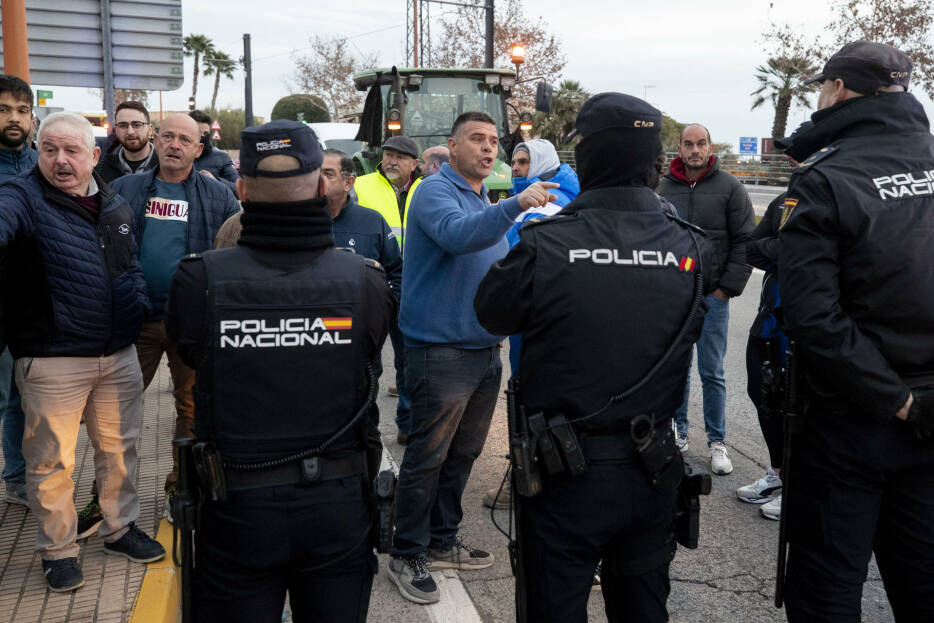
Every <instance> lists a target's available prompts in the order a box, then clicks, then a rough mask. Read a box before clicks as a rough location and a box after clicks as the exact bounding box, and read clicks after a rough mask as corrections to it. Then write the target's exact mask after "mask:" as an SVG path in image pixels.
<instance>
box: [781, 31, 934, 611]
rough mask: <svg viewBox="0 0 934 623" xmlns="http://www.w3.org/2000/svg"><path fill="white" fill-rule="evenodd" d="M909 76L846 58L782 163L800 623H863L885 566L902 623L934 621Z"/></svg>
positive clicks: (901, 58) (901, 69)
mask: <svg viewBox="0 0 934 623" xmlns="http://www.w3.org/2000/svg"><path fill="white" fill-rule="evenodd" d="M911 70H912V61H911V59H910V58H909V57H908V56H907V55H906V54H905V53H903V52H902V51H900V50H898V49H896V48H893V47H891V46H888V45H884V44H881V43H874V42H870V41H855V42H853V43H849V44H847V45H845V46H843V48H841V49H840V50H839V51H838V52H837V53H836V54H834V55H833V56H831V57H830V59H829V60H828V61H827V63H826V64H825V65H824V69H823V71H822V72H821V73H820V74H818V75H817V76H815V77H814V78H812V79H811V80H809V81H808V82H814V83H819V84H820V95H819V97H818V101H817V108H818V110H817V112H815V113H814V114H813V115H811V121H813V122H814V126H813V127H812V128H811V129H810V130H808V131H806V132H804V133H803V134H802V135H801V136H799V137H796V139H795V141H794V143H793V144H792V146H791V148H790V149H789V150H788V151H787V152H786V153H787V154H788V155H790V156H792V157H793V158H795V159H796V160H800V161H801V166H800V167H799V168H798V169H796V170H795V172H794V173H793V174H792V176H791V182H790V184H789V185H788V196H787V197H786V199H785V204H784V210H783V216H782V222H781V224H780V230H779V241H780V243H781V254H780V255H779V258H778V275H779V280H780V283H781V290H782V291H781V295H782V303H783V307H784V314H785V331H786V333H787V334H788V336H789V337H790V338H791V339H793V340H796V342H797V344H798V356H797V359H798V361H799V367H800V368H802V370H801V375H800V378H801V381H800V383H799V385H800V387H801V392H802V393H803V394H804V397H805V405H806V408H805V414H804V416H803V417H800V418H798V420H799V421H801V422H802V424H801V428H802V430H801V431H800V433H801V434H799V435H795V436H794V438H793V440H792V446H793V451H792V454H791V466H790V469H786V470H785V471H786V472H788V473H783V474H782V478H783V480H784V481H785V482H784V483H783V484H784V492H783V498H784V499H783V508H782V520H785V521H788V522H789V523H788V534H789V540H790V543H791V550H790V553H789V567H788V575H787V577H788V586H787V590H786V595H787V596H786V599H785V601H786V609H787V614H788V620H789V621H790V622H791V623H799V622H803V621H858V620H860V598H861V594H862V588H863V582H865V580H866V572H867V566H868V564H869V559H870V557H871V556H872V554H873V553H874V554H875V557H876V562H877V563H878V565H879V571H880V573H881V574H882V580H883V582H884V583H885V590H886V593H887V595H888V598H889V603H890V604H891V606H892V612H893V614H894V615H895V620H896V621H934V391H932V390H934V306H932V305H931V302H932V301H934V269H932V267H931V262H930V254H931V245H932V242H934V194H932V180H934V137H932V136H931V133H930V125H929V123H928V118H927V116H926V115H925V114H924V109H923V108H922V106H921V104H920V103H919V102H918V100H916V99H915V97H914V96H913V95H911V94H909V93H907V92H906V90H907V88H908V81H909V78H910V76H911ZM789 475H790V481H789V480H788V476H789Z"/></svg>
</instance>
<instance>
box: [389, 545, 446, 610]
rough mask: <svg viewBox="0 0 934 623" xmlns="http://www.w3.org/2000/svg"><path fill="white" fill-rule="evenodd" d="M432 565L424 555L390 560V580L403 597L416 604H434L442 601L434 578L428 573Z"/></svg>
mask: <svg viewBox="0 0 934 623" xmlns="http://www.w3.org/2000/svg"><path fill="white" fill-rule="evenodd" d="M429 566H430V563H429V562H428V557H427V556H425V555H424V554H422V555H421V556H415V557H413V558H395V557H393V558H390V559H389V579H390V580H392V581H393V583H394V584H395V585H396V586H398V587H399V592H400V593H401V594H402V596H403V597H405V598H406V599H408V600H409V601H411V602H413V603H416V604H433V603H436V602H437V601H440V599H441V592H440V591H439V590H438V585H437V584H435V580H434V578H432V577H431V574H430V573H428V568H429Z"/></svg>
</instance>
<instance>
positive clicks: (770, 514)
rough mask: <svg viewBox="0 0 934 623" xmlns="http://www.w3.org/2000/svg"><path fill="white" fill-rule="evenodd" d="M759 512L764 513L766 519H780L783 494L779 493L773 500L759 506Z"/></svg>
mask: <svg viewBox="0 0 934 623" xmlns="http://www.w3.org/2000/svg"><path fill="white" fill-rule="evenodd" d="M759 512H760V513H762V516H763V517H765V518H766V519H772V520H775V521H778V520H779V519H781V518H782V496H781V494H779V495H778V497H776V498H775V499H773V500H772V501H771V502H768V503H766V504H763V505H762V506H760V507H759Z"/></svg>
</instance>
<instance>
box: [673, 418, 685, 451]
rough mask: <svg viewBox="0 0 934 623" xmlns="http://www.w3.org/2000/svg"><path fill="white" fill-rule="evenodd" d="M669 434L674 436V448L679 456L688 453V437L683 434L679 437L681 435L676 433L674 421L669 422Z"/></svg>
mask: <svg viewBox="0 0 934 623" xmlns="http://www.w3.org/2000/svg"><path fill="white" fill-rule="evenodd" d="M671 432H673V433H674V434H675V447H676V448H677V449H678V451H679V452H680V453H681V454H684V453H685V452H687V451H688V436H687V434H685V435H684V436H681V433H679V432H678V427H677V426H676V425H675V421H674V420H672V421H671Z"/></svg>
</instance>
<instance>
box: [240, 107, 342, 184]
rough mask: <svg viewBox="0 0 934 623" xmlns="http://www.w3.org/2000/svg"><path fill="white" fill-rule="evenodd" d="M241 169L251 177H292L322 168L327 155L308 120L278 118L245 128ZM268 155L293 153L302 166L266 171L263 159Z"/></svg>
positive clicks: (241, 171)
mask: <svg viewBox="0 0 934 623" xmlns="http://www.w3.org/2000/svg"><path fill="white" fill-rule="evenodd" d="M240 141H241V145H240V173H241V174H242V175H245V176H247V177H292V176H295V175H304V174H305V173H311V172H312V171H316V170H318V169H320V168H321V162H322V161H323V160H324V155H323V154H322V153H321V145H320V143H318V137H317V136H316V135H315V133H314V131H313V130H312V129H311V128H309V127H308V126H307V125H305V124H304V123H300V122H298V121H290V120H288V119H278V120H276V121H270V122H269V123H266V124H263V125H260V126H253V127H249V128H247V129H245V130H244V131H243V132H241V134H240ZM267 156H291V157H292V158H295V159H296V160H297V161H298V167H297V168H295V169H289V170H288V171H264V170H262V169H260V168H259V163H260V162H261V161H262V160H263V158H266V157H267Z"/></svg>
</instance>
